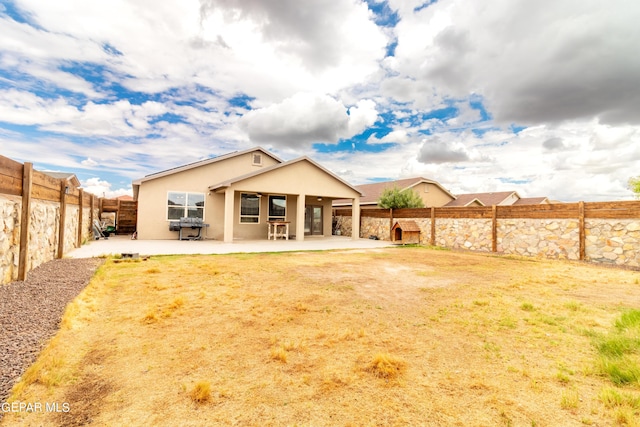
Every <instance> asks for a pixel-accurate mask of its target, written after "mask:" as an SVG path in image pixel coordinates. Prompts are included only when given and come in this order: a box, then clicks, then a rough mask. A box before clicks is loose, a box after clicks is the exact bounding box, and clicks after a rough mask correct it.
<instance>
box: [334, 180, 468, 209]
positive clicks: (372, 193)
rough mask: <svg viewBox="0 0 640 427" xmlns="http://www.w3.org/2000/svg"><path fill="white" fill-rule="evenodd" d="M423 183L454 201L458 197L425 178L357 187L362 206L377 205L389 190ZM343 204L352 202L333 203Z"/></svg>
mask: <svg viewBox="0 0 640 427" xmlns="http://www.w3.org/2000/svg"><path fill="white" fill-rule="evenodd" d="M422 183H427V184H433V185H435V186H437V187H438V188H440V189H441V190H442V191H444V192H445V193H446V194H448V195H449V196H451V198H452V199H455V198H456V196H454V195H453V194H451V193H450V192H449V191H447V189H446V188H444V187H443V186H442V185H441V184H440V183H439V182H438V181H434V180H432V179H427V178H423V177H415V178H406V179H399V180H396V181H383V182H374V183H372V184H362V185H356V188H357V189H358V190H359V191H360V192H362V194H363V196H362V197H361V198H360V204H361V205H377V204H378V199H380V195H381V194H382V192H383V191H384V190H386V189H388V188H393V187H398V188H399V189H400V190H407V189H410V188H412V187H415V186H416V185H418V184H422ZM341 204H348V205H350V204H351V200H348V199H336V200H334V201H333V205H334V206H339V205H341Z"/></svg>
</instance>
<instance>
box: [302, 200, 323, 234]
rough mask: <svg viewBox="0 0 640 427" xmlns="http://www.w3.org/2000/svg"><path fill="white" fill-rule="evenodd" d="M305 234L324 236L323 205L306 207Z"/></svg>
mask: <svg viewBox="0 0 640 427" xmlns="http://www.w3.org/2000/svg"><path fill="white" fill-rule="evenodd" d="M304 234H305V235H306V236H322V206H306V207H305V210H304Z"/></svg>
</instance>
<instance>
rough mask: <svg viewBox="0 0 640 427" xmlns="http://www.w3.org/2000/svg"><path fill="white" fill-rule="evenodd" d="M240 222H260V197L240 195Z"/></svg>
mask: <svg viewBox="0 0 640 427" xmlns="http://www.w3.org/2000/svg"><path fill="white" fill-rule="evenodd" d="M240 222H242V223H249V224H251V223H253V224H257V223H258V222H260V197H258V195H257V194H246V193H241V194H240Z"/></svg>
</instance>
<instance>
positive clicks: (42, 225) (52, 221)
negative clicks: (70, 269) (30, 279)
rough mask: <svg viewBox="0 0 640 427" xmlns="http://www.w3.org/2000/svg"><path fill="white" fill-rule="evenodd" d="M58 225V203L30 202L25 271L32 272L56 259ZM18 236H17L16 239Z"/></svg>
mask: <svg viewBox="0 0 640 427" xmlns="http://www.w3.org/2000/svg"><path fill="white" fill-rule="evenodd" d="M59 224H60V204H59V203H56V202H46V201H41V200H32V201H31V227H30V230H29V256H28V259H27V271H29V270H33V269H34V268H36V267H37V266H39V265H40V264H43V263H45V262H47V261H51V260H52V259H54V258H55V257H56V254H57V251H58V228H59ZM19 236H20V235H19V234H18V239H19ZM18 242H19V240H18ZM16 274H17V272H16Z"/></svg>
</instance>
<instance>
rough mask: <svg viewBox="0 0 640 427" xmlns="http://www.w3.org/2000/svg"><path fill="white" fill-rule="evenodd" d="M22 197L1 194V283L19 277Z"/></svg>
mask: <svg viewBox="0 0 640 427" xmlns="http://www.w3.org/2000/svg"><path fill="white" fill-rule="evenodd" d="M21 210H22V198H21V197H17V196H9V195H4V194H0V284H2V283H8V282H11V281H13V280H15V279H17V278H18V256H19V250H20V249H19V248H18V244H19V242H20V215H21Z"/></svg>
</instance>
